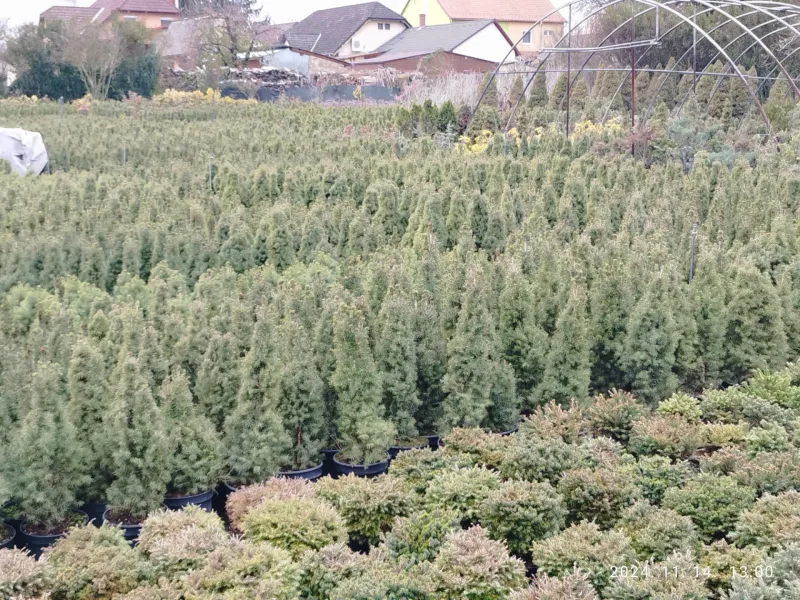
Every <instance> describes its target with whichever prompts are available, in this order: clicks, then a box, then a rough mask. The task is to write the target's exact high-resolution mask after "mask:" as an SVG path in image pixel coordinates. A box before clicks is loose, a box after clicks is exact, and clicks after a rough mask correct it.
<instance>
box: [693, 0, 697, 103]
mask: <svg viewBox="0 0 800 600" xmlns="http://www.w3.org/2000/svg"><path fill="white" fill-rule="evenodd" d="M692 4H693V5H694V15H692V23H693V24H694V27H692V71H694V77H693V79H692V93H693V94H697V3H696V2H694V0H692Z"/></svg>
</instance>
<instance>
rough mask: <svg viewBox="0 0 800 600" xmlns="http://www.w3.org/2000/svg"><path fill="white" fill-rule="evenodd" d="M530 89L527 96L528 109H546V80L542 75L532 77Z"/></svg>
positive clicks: (547, 98) (547, 97)
mask: <svg viewBox="0 0 800 600" xmlns="http://www.w3.org/2000/svg"><path fill="white" fill-rule="evenodd" d="M530 88H531V90H530V93H529V94H528V108H530V109H535V108H544V107H546V106H547V103H548V100H549V96H548V94H547V78H546V77H545V75H544V73H538V74H536V75H534V77H533V81H532V82H531V84H530Z"/></svg>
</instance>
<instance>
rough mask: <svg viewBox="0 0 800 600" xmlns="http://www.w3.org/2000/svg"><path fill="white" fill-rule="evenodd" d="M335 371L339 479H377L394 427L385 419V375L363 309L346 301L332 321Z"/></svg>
mask: <svg viewBox="0 0 800 600" xmlns="http://www.w3.org/2000/svg"><path fill="white" fill-rule="evenodd" d="M333 356H334V360H335V367H334V371H333V374H332V375H331V387H333V389H334V390H335V391H336V395H337V399H338V412H339V415H338V420H337V421H338V431H339V443H340V452H339V453H338V454H337V455H336V456H335V457H334V464H335V466H336V470H337V472H338V473H339V474H340V475H346V474H348V473H353V474H355V475H360V476H372V475H378V474H380V473H383V472H384V471H386V469H387V468H388V466H389V453H388V450H389V447H390V446H391V443H392V440H394V439H395V435H396V429H395V427H394V425H392V424H391V423H390V422H389V421H387V420H386V419H384V418H383V411H384V409H383V403H382V398H381V377H380V373H379V372H378V370H377V368H376V366H375V360H374V358H373V356H372V350H371V349H370V345H369V332H368V331H367V325H366V320H365V318H364V313H363V311H362V310H361V309H360V308H359V307H358V306H356V305H354V304H353V303H345V302H342V303H340V304H339V307H338V308H337V310H336V313H335V315H334V323H333Z"/></svg>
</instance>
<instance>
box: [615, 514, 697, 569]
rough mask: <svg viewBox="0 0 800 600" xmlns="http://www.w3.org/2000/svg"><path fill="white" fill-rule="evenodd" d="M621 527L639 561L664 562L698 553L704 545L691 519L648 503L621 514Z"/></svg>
mask: <svg viewBox="0 0 800 600" xmlns="http://www.w3.org/2000/svg"><path fill="white" fill-rule="evenodd" d="M619 527H620V529H622V531H624V532H625V534H626V535H627V536H628V537H629V538H630V540H631V547H632V548H633V550H634V552H636V556H637V557H638V558H639V560H642V561H648V560H649V561H662V560H666V559H667V558H668V557H669V556H670V555H671V554H673V553H674V552H695V553H696V552H697V551H698V550H699V549H700V547H701V546H702V544H701V543H700V539H699V537H698V535H697V529H696V528H695V526H694V523H692V520H691V519H690V518H689V517H684V516H682V515H679V514H678V513H676V512H675V511H674V510H671V509H669V508H658V507H656V506H653V505H652V504H649V503H648V502H645V501H640V502H637V503H636V504H634V505H633V506H630V507H628V508H627V509H625V511H624V512H623V513H622V518H621V519H620V522H619Z"/></svg>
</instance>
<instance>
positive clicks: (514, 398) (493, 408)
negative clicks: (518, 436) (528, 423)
mask: <svg viewBox="0 0 800 600" xmlns="http://www.w3.org/2000/svg"><path fill="white" fill-rule="evenodd" d="M492 368H493V369H492V374H491V377H492V390H491V403H490V405H489V410H488V411H487V415H486V420H485V421H484V422H483V426H484V427H486V428H487V429H490V430H491V431H495V432H504V431H509V430H510V429H513V428H514V427H516V425H517V423H518V422H519V417H520V397H519V396H518V395H517V378H516V376H515V375H514V368H513V367H512V366H511V365H510V364H509V363H508V362H506V361H505V360H502V359H498V360H495V361H494V362H493V363H492Z"/></svg>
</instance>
